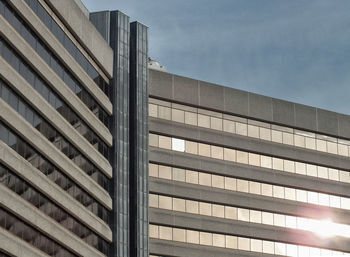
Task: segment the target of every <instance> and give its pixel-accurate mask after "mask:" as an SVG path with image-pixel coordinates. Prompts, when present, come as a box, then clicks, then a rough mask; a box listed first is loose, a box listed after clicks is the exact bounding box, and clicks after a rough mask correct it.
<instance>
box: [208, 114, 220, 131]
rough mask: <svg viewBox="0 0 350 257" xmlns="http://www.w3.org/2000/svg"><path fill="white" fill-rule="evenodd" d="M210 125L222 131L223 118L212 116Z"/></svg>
mask: <svg viewBox="0 0 350 257" xmlns="http://www.w3.org/2000/svg"><path fill="white" fill-rule="evenodd" d="M210 127H211V128H212V129H215V130H220V131H222V119H220V118H215V117H210Z"/></svg>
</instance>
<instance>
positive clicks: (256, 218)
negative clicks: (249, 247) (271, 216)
mask: <svg viewBox="0 0 350 257" xmlns="http://www.w3.org/2000/svg"><path fill="white" fill-rule="evenodd" d="M249 212H250V215H249V217H250V219H249V220H250V222H254V223H261V211H254V210H250V211H249Z"/></svg>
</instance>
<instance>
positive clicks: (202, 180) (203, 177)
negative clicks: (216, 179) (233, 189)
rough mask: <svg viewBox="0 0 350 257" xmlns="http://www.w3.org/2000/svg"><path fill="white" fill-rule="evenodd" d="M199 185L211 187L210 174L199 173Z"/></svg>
mask: <svg viewBox="0 0 350 257" xmlns="http://www.w3.org/2000/svg"><path fill="white" fill-rule="evenodd" d="M199 184H200V185H203V186H209V187H210V186H211V175H210V174H208V173H203V172H200V173H199Z"/></svg>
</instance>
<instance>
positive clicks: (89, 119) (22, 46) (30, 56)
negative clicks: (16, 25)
mask: <svg viewBox="0 0 350 257" xmlns="http://www.w3.org/2000/svg"><path fill="white" fill-rule="evenodd" d="M0 19H3V22H0V30H1V31H2V33H3V36H4V37H5V38H7V39H8V41H9V42H12V44H13V46H14V47H15V48H16V49H17V50H18V52H19V54H21V55H22V56H23V57H24V59H26V60H27V61H28V62H29V63H31V64H32V67H33V68H34V70H36V71H37V72H38V74H40V75H41V77H42V78H43V79H44V80H45V81H46V82H47V83H48V84H49V85H50V86H51V88H53V89H54V90H55V91H56V92H57V93H58V94H59V95H60V96H61V97H62V98H63V99H64V100H65V101H66V103H67V104H68V105H69V106H71V107H72V109H73V110H74V111H75V112H76V113H77V114H78V115H79V116H80V117H81V118H82V119H83V120H84V121H85V122H86V123H87V124H88V125H89V126H90V127H91V128H92V129H93V130H94V131H95V132H96V134H97V135H99V136H100V137H101V138H102V139H103V140H104V141H105V142H106V143H107V144H108V145H109V146H111V145H112V135H111V133H110V132H109V130H108V128H107V127H106V126H105V125H104V124H103V123H102V122H101V121H100V120H99V119H98V118H97V117H96V115H95V114H93V113H92V111H90V110H89V108H88V107H87V106H86V105H85V104H83V103H82V101H81V100H80V99H79V98H78V96H77V95H76V94H75V93H73V91H72V90H71V89H70V88H69V87H68V86H67V85H66V84H65V83H64V81H62V79H61V78H60V77H58V75H57V74H56V73H55V72H54V71H52V70H51V68H50V67H49V66H48V65H47V64H46V63H45V61H43V60H42V59H41V57H40V56H39V55H38V54H37V53H36V52H35V51H34V50H33V48H31V47H30V45H29V44H27V42H25V41H24V39H23V38H22V37H21V36H20V35H18V34H17V33H16V32H15V31H13V30H11V29H9V28H10V25H9V24H8V23H7V22H6V21H5V20H4V18H3V17H0ZM4 77H5V78H7V76H4Z"/></svg>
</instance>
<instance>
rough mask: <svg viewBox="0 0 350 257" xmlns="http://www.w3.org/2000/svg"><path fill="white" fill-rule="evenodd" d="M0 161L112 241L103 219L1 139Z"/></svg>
mask: <svg viewBox="0 0 350 257" xmlns="http://www.w3.org/2000/svg"><path fill="white" fill-rule="evenodd" d="M0 162H1V163H3V164H4V165H5V166H6V167H8V168H10V169H12V170H14V171H16V173H17V174H18V175H20V176H21V177H22V178H23V179H25V180H26V181H27V182H28V183H29V184H31V185H33V186H34V187H35V188H37V189H38V190H39V191H41V192H42V193H43V194H44V195H46V196H47V197H49V198H51V200H52V201H54V202H56V203H57V204H58V205H60V206H61V207H62V208H63V209H65V210H66V211H67V212H69V213H70V214H72V215H73V216H74V217H76V218H77V219H78V220H80V221H81V222H82V223H83V224H85V225H86V226H87V227H89V228H90V229H92V230H93V231H95V232H96V233H97V234H98V235H100V236H101V237H103V238H104V239H105V240H107V241H109V242H112V231H111V229H110V228H109V227H108V225H107V224H106V223H104V221H103V220H101V219H100V218H99V217H97V216H96V215H94V214H93V213H92V212H90V211H89V210H88V209H87V208H85V207H84V206H83V205H82V204H80V203H79V202H78V201H76V200H75V199H74V198H73V197H72V196H70V195H69V194H68V193H67V192H65V191H64V190H63V189H61V188H60V187H59V186H58V185H56V184H55V183H53V182H52V181H51V180H50V179H48V178H47V177H46V176H45V175H44V174H42V173H41V172H40V171H39V170H37V169H36V168H34V167H33V166H32V165H31V164H30V163H29V162H27V161H26V160H25V159H24V158H22V157H21V156H20V155H19V154H18V153H16V152H15V151H14V150H12V149H11V148H10V147H8V146H7V145H6V144H5V143H3V142H2V141H0Z"/></svg>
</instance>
